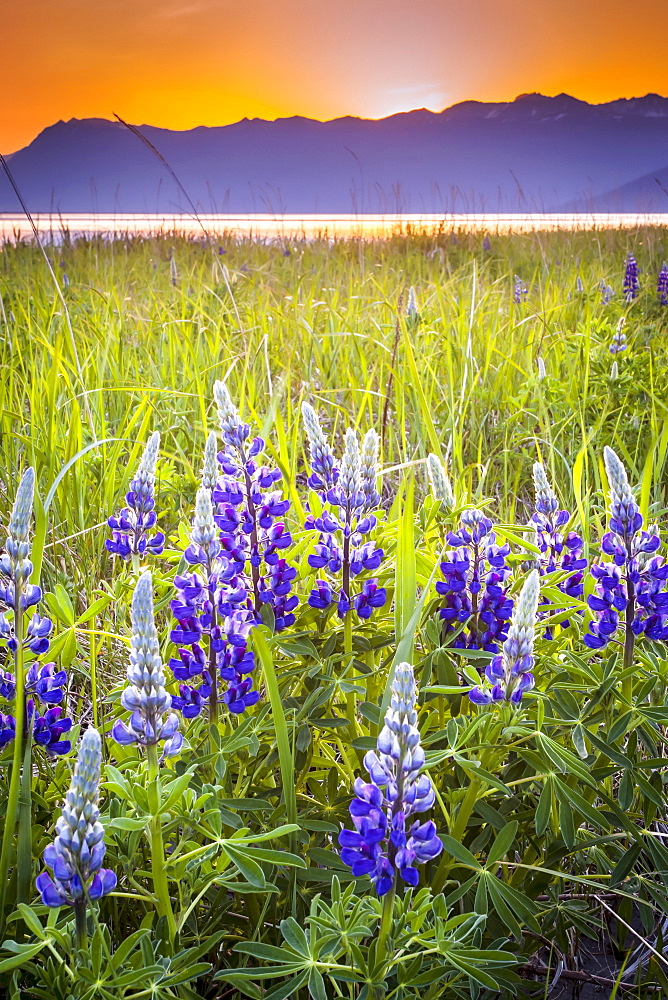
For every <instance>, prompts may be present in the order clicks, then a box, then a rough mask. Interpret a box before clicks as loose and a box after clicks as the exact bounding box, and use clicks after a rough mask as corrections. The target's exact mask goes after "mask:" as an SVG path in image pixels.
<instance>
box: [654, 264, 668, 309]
mask: <svg viewBox="0 0 668 1000" xmlns="http://www.w3.org/2000/svg"><path fill="white" fill-rule="evenodd" d="M656 293H657V295H658V296H659V305H662V306H668V264H666V263H665V261H664V263H663V264H662V265H661V270H660V271H659V277H658V278H657V282H656Z"/></svg>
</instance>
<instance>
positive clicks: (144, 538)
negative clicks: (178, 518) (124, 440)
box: [105, 431, 165, 560]
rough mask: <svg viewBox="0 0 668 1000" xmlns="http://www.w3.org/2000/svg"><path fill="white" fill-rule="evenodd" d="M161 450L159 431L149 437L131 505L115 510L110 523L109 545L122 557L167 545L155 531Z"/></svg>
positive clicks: (127, 498)
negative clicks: (158, 463)
mask: <svg viewBox="0 0 668 1000" xmlns="http://www.w3.org/2000/svg"><path fill="white" fill-rule="evenodd" d="M159 450H160V434H159V432H158V431H155V432H154V433H153V434H151V436H150V438H149V439H148V444H147V445H146V448H145V450H144V454H143V455H142V459H141V462H140V463H139V468H138V469H137V471H136V473H135V475H134V478H133V479H132V480H131V482H130V489H129V490H128V492H127V493H126V495H125V501H126V503H127V507H124V508H123V509H122V510H121V511H119V512H118V514H113V515H112V516H111V517H110V518H109V520H108V521H107V524H108V525H109V527H110V528H111V538H110V539H107V541H106V543H105V544H106V547H107V549H108V551H109V552H111V553H112V554H113V555H117V556H120V557H121V559H134V560H139V559H140V558H141V557H142V556H143V555H145V554H146V553H147V552H148V553H151V554H153V555H160V553H161V552H162V550H163V549H164V547H165V536H164V534H163V533H162V532H161V531H155V530H154V529H155V525H156V523H157V520H158V515H157V514H156V512H155V470H156V465H157V461H158V451H159Z"/></svg>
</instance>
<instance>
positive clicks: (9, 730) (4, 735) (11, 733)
mask: <svg viewBox="0 0 668 1000" xmlns="http://www.w3.org/2000/svg"><path fill="white" fill-rule="evenodd" d="M15 736H16V719H15V718H14V716H13V715H2V714H1V713H0V749H1V748H2V747H5V746H7V744H8V743H11V742H12V740H13V739H14V737H15Z"/></svg>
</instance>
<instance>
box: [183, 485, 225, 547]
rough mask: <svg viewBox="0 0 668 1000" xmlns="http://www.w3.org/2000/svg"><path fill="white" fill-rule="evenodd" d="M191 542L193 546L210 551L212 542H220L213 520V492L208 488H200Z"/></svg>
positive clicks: (196, 501)
mask: <svg viewBox="0 0 668 1000" xmlns="http://www.w3.org/2000/svg"><path fill="white" fill-rule="evenodd" d="M190 540H191V542H192V543H193V545H201V546H202V547H203V548H205V549H209V548H210V546H211V544H212V542H217V540H218V529H217V527H216V524H215V522H214V520H213V504H212V502H211V490H209V489H207V487H206V486H200V488H199V489H198V491H197V499H196V500H195V517H194V519H193V526H192V531H191V533H190Z"/></svg>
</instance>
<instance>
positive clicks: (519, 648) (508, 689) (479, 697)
mask: <svg viewBox="0 0 668 1000" xmlns="http://www.w3.org/2000/svg"><path fill="white" fill-rule="evenodd" d="M539 595H540V576H539V573H538V570H537V569H533V570H532V571H531V572H530V573H529V576H528V577H527V579H526V581H525V583H524V586H523V587H522V590H521V592H520V596H519V598H518V601H517V605H516V607H515V610H514V611H513V616H512V618H511V621H510V628H509V629H508V638H507V639H506V641H505V642H504V644H503V652H502V653H500V654H499V655H497V656H495V657H493V659H492V660H490V662H489V664H488V666H487V668H486V670H485V677H486V679H487V681H488V683H489V685H490V687H474V688H473V689H472V690H471V691H469V698H470V699H471V701H472V702H473V703H474V705H490V704H491V703H492V702H502V701H505V702H510V703H511V704H512V705H519V703H520V702H521V700H522V695H523V694H524V693H525V692H526V691H530V690H531V688H532V687H533V686H534V678H533V674H532V673H531V671H532V669H533V665H534V656H533V643H534V632H535V628H536V611H537V608H538V598H539Z"/></svg>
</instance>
